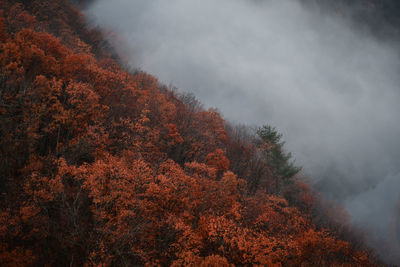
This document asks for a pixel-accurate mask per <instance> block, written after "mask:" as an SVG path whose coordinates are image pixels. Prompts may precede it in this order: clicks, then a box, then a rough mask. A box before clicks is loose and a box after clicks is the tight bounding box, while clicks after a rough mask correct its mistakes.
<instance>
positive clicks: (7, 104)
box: [0, 0, 379, 266]
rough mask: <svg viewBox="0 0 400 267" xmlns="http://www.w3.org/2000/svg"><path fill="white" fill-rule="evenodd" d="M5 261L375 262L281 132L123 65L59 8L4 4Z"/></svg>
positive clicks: (0, 239)
mask: <svg viewBox="0 0 400 267" xmlns="http://www.w3.org/2000/svg"><path fill="white" fill-rule="evenodd" d="M0 9H1V11H0V190H1V192H0V198H1V205H0V262H1V265H2V266H44V265H48V266H82V265H86V266H94V265H96V266H135V265H158V266H169V265H173V266H186V265H191V266H230V265H238V266H243V265H261V266H376V265H379V263H378V261H377V260H376V259H375V258H374V257H373V254H372V253H371V252H370V251H369V250H368V249H366V248H365V247H364V246H363V243H362V241H361V239H360V237H358V235H353V234H352V230H351V229H349V227H348V226H346V224H345V219H346V218H345V217H346V215H345V214H344V213H343V212H342V211H340V209H338V208H335V207H332V206H328V205H325V204H322V203H321V201H320V200H319V197H318V195H317V194H315V193H313V192H312V191H311V190H310V189H309V188H308V186H307V185H306V183H305V182H302V180H301V178H300V176H299V174H298V172H299V168H297V167H296V166H294V164H293V162H292V160H291V156H290V154H288V153H287V152H285V151H284V149H283V141H282V140H281V135H280V134H279V133H277V131H276V130H275V129H274V128H272V127H270V126H262V127H260V128H258V129H257V130H255V131H251V130H250V129H248V128H246V127H239V126H233V125H230V124H229V123H227V122H225V121H224V119H223V118H222V117H221V115H220V114H219V113H218V112H217V111H216V110H213V109H208V110H206V109H204V108H203V107H202V105H201V103H199V102H198V101H197V100H196V99H195V98H194V97H193V96H192V95H188V94H183V93H179V92H177V91H175V90H170V89H169V88H167V87H166V86H164V85H162V84H160V83H159V82H158V81H157V79H156V78H154V77H153V76H151V75H149V74H146V73H143V72H139V71H138V72H135V73H131V72H128V71H126V70H125V69H123V68H122V67H120V66H119V64H118V60H117V59H116V58H115V56H112V55H113V53H112V48H110V47H109V45H108V44H107V43H106V42H105V41H103V39H102V36H101V34H100V32H99V31H95V30H91V29H88V28H87V27H86V26H85V21H84V18H83V17H82V15H81V14H80V13H79V11H78V10H77V9H76V8H75V7H73V6H72V5H71V3H70V2H69V1H67V0H56V1H39V0H35V1H11V0H0Z"/></svg>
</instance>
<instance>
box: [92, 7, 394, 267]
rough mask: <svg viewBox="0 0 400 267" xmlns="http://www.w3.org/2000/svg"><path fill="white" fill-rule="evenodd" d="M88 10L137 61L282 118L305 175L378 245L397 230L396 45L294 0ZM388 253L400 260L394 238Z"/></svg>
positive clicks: (206, 99) (199, 90)
mask: <svg viewBox="0 0 400 267" xmlns="http://www.w3.org/2000/svg"><path fill="white" fill-rule="evenodd" d="M86 13H87V15H88V16H89V18H90V19H91V22H92V23H94V24H96V25H99V26H100V27H102V28H103V29H104V30H106V31H111V32H113V33H114V34H113V35H110V36H114V37H115V36H118V38H110V42H111V43H113V45H114V46H115V47H116V48H117V50H118V51H119V53H120V56H121V57H122V59H123V60H124V61H125V62H126V63H127V64H129V65H130V66H131V67H132V68H140V69H142V70H144V71H146V72H149V73H150V74H153V75H155V76H157V77H158V78H159V80H160V81H161V82H162V83H165V84H172V85H174V86H176V87H178V88H179V89H180V90H182V91H189V92H193V93H194V94H195V95H196V96H197V98H198V99H200V100H201V101H202V102H203V103H204V104H205V105H206V106H208V107H217V108H218V109H219V110H220V111H221V112H222V114H223V115H224V117H225V118H226V119H227V120H229V121H233V122H240V123H246V124H251V125H252V124H257V125H262V124H270V125H273V126H276V127H277V129H278V130H279V131H280V132H281V133H283V135H284V139H285V141H286V148H287V150H288V151H291V152H292V153H293V155H294V157H295V159H296V163H297V164H298V165H300V166H303V175H305V176H307V177H309V178H310V179H311V180H312V181H313V184H314V186H315V187H316V188H317V189H318V190H320V191H321V192H323V193H324V195H325V196H326V197H327V198H331V199H333V200H336V201H338V202H340V203H341V204H342V205H344V206H345V207H346V208H347V209H348V211H349V212H350V214H351V216H352V221H353V222H354V223H355V224H357V225H361V226H362V227H363V229H365V231H366V232H367V233H368V236H369V237H371V242H373V243H372V244H373V245H376V244H377V242H376V240H377V239H382V240H383V242H389V241H390V240H389V239H390V234H391V233H390V232H389V230H388V229H390V218H391V217H392V214H393V212H394V209H395V202H396V201H397V199H398V198H399V192H398V189H399V188H400V119H399V114H400V105H399V100H400V88H399V85H400V78H399V77H400V76H399V62H400V61H399V55H398V47H397V45H395V44H394V43H390V42H385V41H382V40H377V39H376V38H374V37H373V36H372V35H371V34H368V33H367V32H366V31H362V32H361V31H357V30H356V29H357V27H354V26H352V27H351V26H350V24H351V21H349V20H347V19H345V17H344V16H341V15H340V14H339V13H338V14H333V13H332V14H331V15H328V14H327V13H323V12H319V11H318V9H311V8H307V7H304V6H303V5H301V4H300V3H299V2H298V1H294V0H293V1H280V0H266V1H256V0H247V1H246V0H219V1H212V0H202V1H196V0H169V1H165V0H152V1H143V0H114V1H106V0H97V1H96V2H95V3H94V4H93V5H92V6H90V8H89V9H88V10H86ZM379 244H381V243H379ZM379 247H380V248H382V247H383V246H381V245H379ZM381 252H382V255H383V256H384V257H385V258H386V259H387V260H391V261H392V262H398V263H400V259H399V256H396V255H399V254H400V252H399V251H397V252H396V251H395V249H394V248H393V247H392V249H391V251H390V252H389V251H381ZM396 257H397V258H396Z"/></svg>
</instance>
